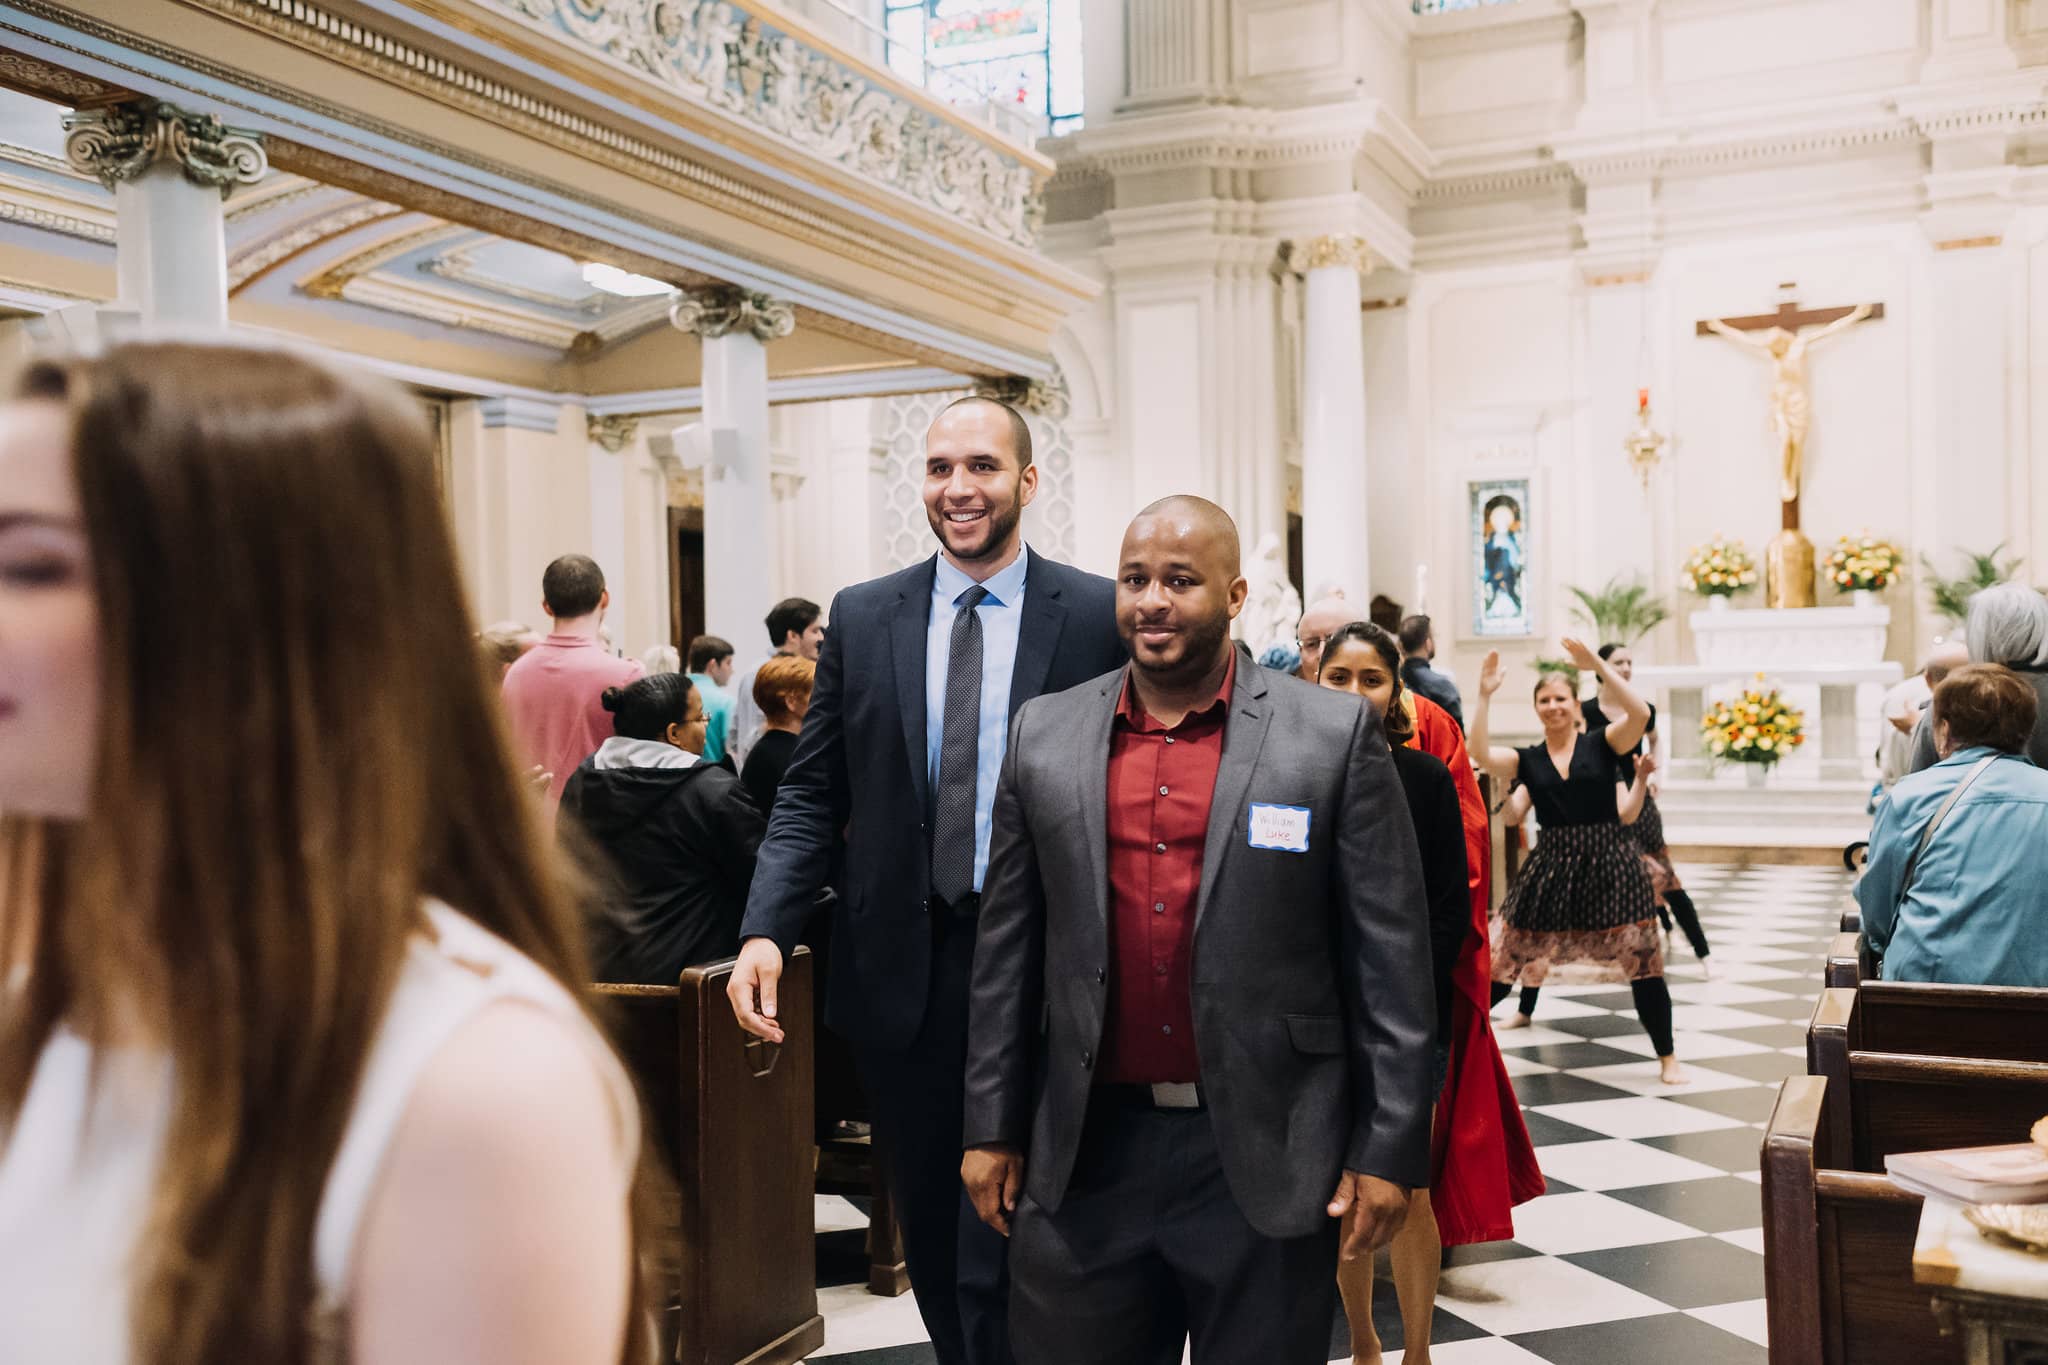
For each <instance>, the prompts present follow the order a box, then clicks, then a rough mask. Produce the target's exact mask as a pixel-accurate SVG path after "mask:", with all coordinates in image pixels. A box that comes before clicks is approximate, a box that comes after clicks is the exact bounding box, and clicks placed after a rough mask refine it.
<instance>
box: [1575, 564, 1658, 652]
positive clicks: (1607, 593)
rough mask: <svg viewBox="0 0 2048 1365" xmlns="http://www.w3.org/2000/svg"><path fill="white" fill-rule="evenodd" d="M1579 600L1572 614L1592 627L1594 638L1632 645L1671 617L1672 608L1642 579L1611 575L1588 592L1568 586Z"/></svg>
mask: <svg viewBox="0 0 2048 1365" xmlns="http://www.w3.org/2000/svg"><path fill="white" fill-rule="evenodd" d="M1571 594H1572V596H1573V597H1576V598H1578V599H1579V600H1578V603H1577V604H1576V605H1575V606H1573V607H1572V615H1573V616H1574V617H1575V618H1577V619H1578V620H1581V621H1584V622H1585V623H1586V624H1587V625H1589V626H1591V627H1592V628H1593V634H1594V637H1595V639H1596V640H1599V641H1601V642H1603V643H1604V642H1606V641H1610V640H1612V641H1617V642H1619V643H1621V644H1625V645H1632V644H1634V643H1635V642H1636V641H1638V640H1640V639H1642V638H1643V637H1644V636H1645V635H1648V634H1649V633H1650V632H1651V631H1653V630H1655V629H1656V628H1657V627H1658V626H1661V625H1663V624H1664V623H1665V622H1666V621H1668V620H1670V619H1671V609H1670V608H1669V607H1667V606H1665V605H1664V599H1663V598H1661V597H1658V596H1656V595H1655V594H1654V593H1652V592H1651V591H1650V590H1649V589H1648V588H1646V587H1644V586H1643V585H1642V584H1641V583H1638V582H1634V581H1630V582H1627V583H1624V582H1622V581H1621V580H1620V579H1619V578H1610V579H1608V580H1607V582H1606V584H1605V586H1603V587H1600V588H1598V589H1595V590H1593V591H1591V592H1588V591H1587V590H1586V589H1584V588H1573V589H1571Z"/></svg>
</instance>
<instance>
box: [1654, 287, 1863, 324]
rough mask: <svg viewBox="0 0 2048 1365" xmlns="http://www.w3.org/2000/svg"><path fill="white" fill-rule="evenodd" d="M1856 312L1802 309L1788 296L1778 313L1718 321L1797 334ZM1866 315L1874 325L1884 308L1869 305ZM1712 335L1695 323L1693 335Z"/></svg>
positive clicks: (1845, 308) (1832, 309) (1844, 309)
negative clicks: (1807, 328) (1804, 329)
mask: <svg viewBox="0 0 2048 1365" xmlns="http://www.w3.org/2000/svg"><path fill="white" fill-rule="evenodd" d="M1778 288H1780V289H1782V290H1784V291H1786V293H1787V294H1788V295H1789V294H1790V292H1791V290H1792V288H1793V286H1792V285H1790V284H1781V285H1779V286H1778ZM1855 311H1856V307H1855V305H1854V304H1850V305H1849V306H1847V307H1844V308H1801V307H1800V306H1799V304H1798V302H1797V301H1796V300H1793V299H1791V298H1789V297H1788V298H1787V299H1786V301H1785V302H1783V303H1781V304H1779V305H1778V311H1777V312H1775V313H1756V314H1753V315H1751V316H1749V317H1743V318H1721V319H1719V321H1720V322H1722V323H1725V324H1726V325H1728V326H1730V327H1733V328H1734V329H1735V330H1736V331H1738V332H1766V331H1769V330H1770V329H1771V328H1773V327H1783V328H1784V329H1785V330H1786V331H1788V332H1796V331H1798V330H1799V329H1800V328H1802V327H1825V326H1827V324H1829V323H1831V322H1839V321H1841V320H1842V319H1843V318H1845V317H1848V316H1849V314H1851V313H1853V312H1855ZM1866 316H1867V317H1868V318H1869V320H1870V321H1872V322H1875V321H1876V320H1877V319H1879V318H1881V317H1883V316H1884V305H1883V304H1881V303H1873V304H1871V305H1870V312H1869V313H1868V314H1866ZM1713 334H1714V329H1713V328H1712V327H1710V326H1708V324H1706V323H1704V322H1701V323H1696V324H1694V328H1693V335H1694V336H1703V337H1704V336H1712V335H1713Z"/></svg>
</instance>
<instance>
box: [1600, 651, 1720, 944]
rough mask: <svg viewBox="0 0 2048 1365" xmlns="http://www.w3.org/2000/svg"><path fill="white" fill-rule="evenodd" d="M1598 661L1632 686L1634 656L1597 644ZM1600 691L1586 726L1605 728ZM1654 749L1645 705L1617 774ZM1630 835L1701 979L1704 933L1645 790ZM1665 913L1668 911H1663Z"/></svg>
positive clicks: (1653, 711) (1629, 776) (1628, 771)
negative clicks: (1638, 735) (1644, 720)
mask: <svg viewBox="0 0 2048 1365" xmlns="http://www.w3.org/2000/svg"><path fill="white" fill-rule="evenodd" d="M1600 657H1601V658H1603V659H1605V660H1606V661H1607V666H1608V668H1610V669H1612V670H1613V672H1614V676H1615V677H1617V678H1620V679H1621V680H1622V681H1623V682H1625V683H1630V684H1631V685H1633V683H1634V680H1635V673H1636V661H1635V655H1634V654H1632V653H1630V651H1629V647H1628V646H1627V645H1624V644H1604V645H1602V646H1600ZM1611 701H1612V698H1610V697H1608V696H1607V695H1606V689H1605V688H1604V687H1603V688H1602V689H1601V690H1600V691H1599V692H1598V693H1596V694H1595V695H1594V696H1593V698H1592V700H1590V701H1587V702H1585V703H1583V709H1584V711H1585V715H1586V728H1587V729H1588V730H1590V729H1592V728H1593V727H1594V726H1596V725H1605V724H1607V708H1606V706H1605V705H1604V704H1603V703H1606V702H1611ZM1656 748H1657V707H1656V705H1655V704H1654V703H1652V705H1651V706H1650V724H1649V727H1648V728H1647V729H1645V730H1644V731H1643V737H1642V739H1641V740H1640V741H1639V742H1638V743H1637V745H1636V747H1635V749H1634V750H1632V751H1630V752H1629V753H1626V754H1623V755H1622V757H1621V767H1622V776H1623V777H1624V778H1625V779H1626V780H1628V781H1629V782H1634V781H1635V777H1636V773H1635V768H1636V759H1637V757H1638V756H1645V755H1650V754H1654V753H1655V752H1656ZM1628 828H1629V833H1630V834H1632V835H1634V836H1635V841H1636V846H1637V847H1638V848H1640V849H1642V851H1643V867H1644V869H1645V870H1646V871H1647V872H1648V873H1649V874H1650V885H1651V886H1653V887H1655V888H1656V891H1657V909H1658V912H1659V915H1660V917H1662V918H1663V920H1664V932H1665V933H1666V934H1667V935H1668V934H1669V933H1670V932H1671V920H1672V919H1673V918H1674V917H1675V918H1676V919H1677V920H1678V927H1679V928H1680V929H1682V930H1684V931H1685V941H1686V942H1687V943H1689V944H1691V945H1692V955H1693V956H1694V957H1696V958H1698V959H1699V963H1700V966H1702V967H1704V968H1706V971H1707V975H1708V976H1712V975H1713V974H1714V971H1713V966H1712V964H1711V963H1709V962H1708V960H1707V951H1708V949H1707V931H1706V930H1705V929H1704V928H1702V927H1701V926H1700V912H1699V911H1698V910H1696V909H1694V908H1693V903H1692V897H1691V896H1689V895H1687V894H1686V890H1685V884H1684V883H1683V882H1681V881H1679V880H1678V869H1677V868H1675V867H1673V866H1672V865H1671V850H1670V849H1669V848H1667V847H1665V845H1664V817H1663V815H1662V814H1661V813H1660V812H1659V811H1658V809H1657V794H1656V792H1655V791H1649V792H1646V793H1645V794H1644V796H1643V810H1642V814H1640V815H1638V816H1637V817H1636V822H1635V823H1634V824H1632V825H1630V826H1629V827H1628ZM1666 912H1668V913H1666Z"/></svg>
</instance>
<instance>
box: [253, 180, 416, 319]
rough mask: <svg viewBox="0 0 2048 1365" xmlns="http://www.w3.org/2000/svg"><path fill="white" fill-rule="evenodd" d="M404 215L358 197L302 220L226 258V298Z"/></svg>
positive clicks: (375, 200) (386, 205)
mask: <svg viewBox="0 0 2048 1365" xmlns="http://www.w3.org/2000/svg"><path fill="white" fill-rule="evenodd" d="M407 212H408V210H406V209H402V208H400V207H398V205H396V204H387V203H384V202H383V201H382V200H378V199H364V198H361V197H357V198H356V200H355V201H354V202H353V203H349V204H343V205H341V206H339V207H337V208H334V209H330V210H328V211H327V212H325V213H316V214H313V215H311V216H310V217H306V218H302V219H300V220H299V221H298V222H296V223H293V224H291V225H290V226H289V227H285V228H281V229H279V230H278V231H277V232H275V233H272V234H271V235H270V236H268V237H265V238H263V239H262V240H260V241H256V242H252V243H250V244H249V245H247V246H245V247H243V248H242V249H241V250H239V251H237V252H235V253H234V254H232V255H231V256H229V257H228V297H229V298H234V297H235V296H236V295H238V294H240V293H241V292H242V291H243V290H244V289H246V288H248V287H249V286H250V285H252V284H254V283H256V281H258V280H260V279H262V278H263V277H264V276H265V275H268V274H269V273H270V272H271V271H273V270H275V269H277V268H278V267H279V266H281V265H283V264H285V263H286V262H287V261H291V260H294V259H296V258H298V257H300V256H303V255H305V254H306V253H307V252H308V251H313V250H316V249H317V248H319V247H321V246H324V245H326V244H328V243H330V242H332V241H334V240H335V239H336V238H337V237H340V236H343V235H344V234H346V233H350V232H354V231H356V230H357V229H358V228H361V227H363V226H364V225H366V224H369V223H379V222H383V221H385V220H387V219H391V218H397V217H399V216H400V215H402V214H405V213H407Z"/></svg>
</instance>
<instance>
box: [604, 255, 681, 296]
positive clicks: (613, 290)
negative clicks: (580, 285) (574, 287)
mask: <svg viewBox="0 0 2048 1365" xmlns="http://www.w3.org/2000/svg"><path fill="white" fill-rule="evenodd" d="M583 282H584V283H585V284H587V285H589V286H590V287H591V288H592V289H601V290H603V291H604V292H605V293H607V294H617V295H618V296H619V297H620V298H623V299H645V298H652V297H653V296H654V295H656V294H673V293H675V286H674V285H672V284H669V283H668V282H666V281H664V280H657V279H653V278H651V277H649V276H646V275H635V274H634V273H633V272H632V271H630V270H621V269H619V268H618V267H617V266H615V265H606V264H605V263H604V262H603V261H585V262H584V263H583Z"/></svg>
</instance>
